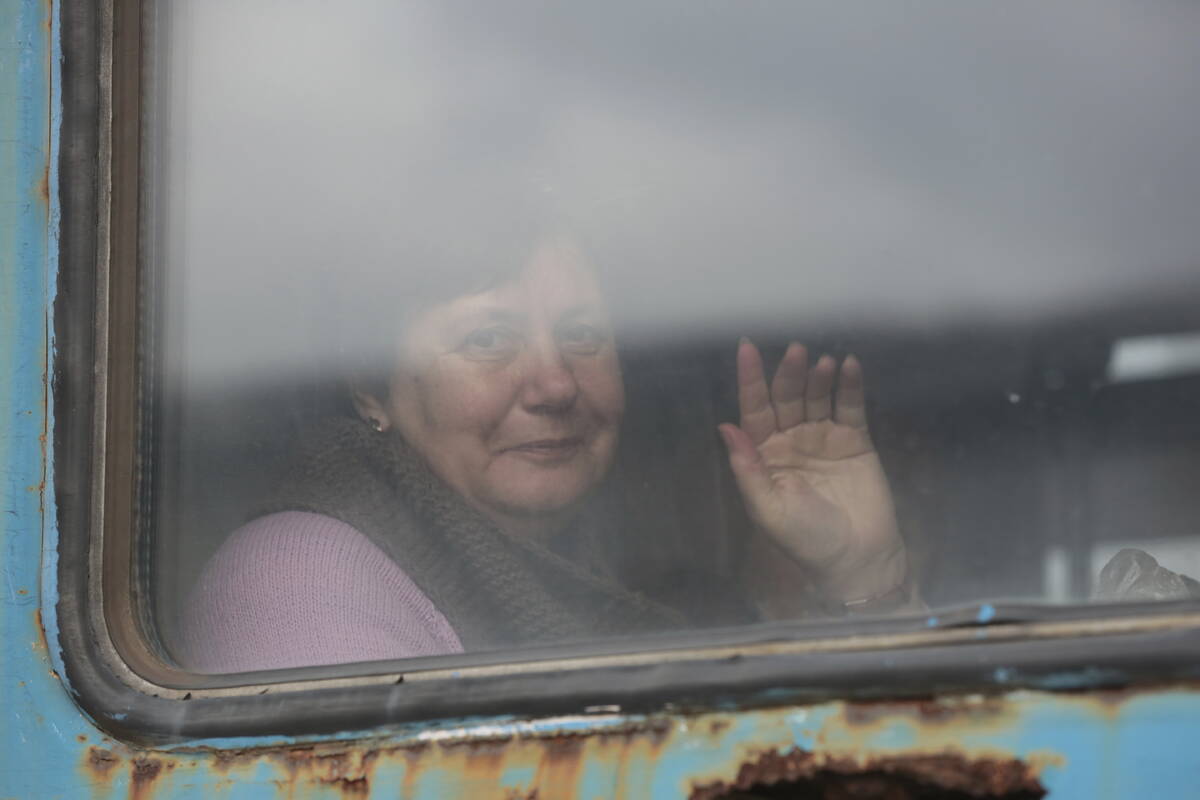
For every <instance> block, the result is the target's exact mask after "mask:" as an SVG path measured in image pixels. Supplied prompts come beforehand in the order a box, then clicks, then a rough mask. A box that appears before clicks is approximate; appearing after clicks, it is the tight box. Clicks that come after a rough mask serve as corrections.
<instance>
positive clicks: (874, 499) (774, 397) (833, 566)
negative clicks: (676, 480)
mask: <svg viewBox="0 0 1200 800" xmlns="http://www.w3.org/2000/svg"><path fill="white" fill-rule="evenodd" d="M838 373H839V370H838V367H837V362H836V361H835V360H834V359H833V358H832V357H830V356H822V357H821V358H820V359H818V360H817V362H816V363H815V364H813V365H812V366H811V367H810V366H809V364H808V353H807V351H806V350H805V348H804V346H803V345H800V344H798V343H796V342H793V343H791V344H790V345H788V348H787V351H786V352H785V353H784V356H783V359H782V360H781V361H780V364H779V368H778V369H777V370H776V372H775V376H774V378H773V379H772V380H771V384H770V387H768V385H767V382H766V377H765V375H764V373H763V364H762V357H761V355H760V354H759V352H758V348H756V347H755V346H754V345H753V344H751V343H750V342H749V341H746V340H743V341H742V342H741V344H740V345H739V346H738V354H737V381H738V405H739V410H740V413H741V419H740V422H739V424H738V425H732V424H728V423H726V424H723V425H721V426H720V432H721V436H722V438H723V439H724V440H725V444H726V446H727V448H728V450H729V461H730V466H731V467H732V469H733V473H734V477H735V478H736V480H737V484H738V488H739V489H740V491H741V494H742V498H743V500H744V502H745V505H746V510H747V512H748V513H749V515H750V518H751V519H752V520H753V521H754V523H755V524H756V525H757V526H758V527H759V528H760V529H761V530H762V531H763V532H764V533H765V534H767V536H769V537H770V538H771V539H772V540H773V541H774V542H775V543H776V544H777V545H779V547H781V548H782V549H783V551H784V552H785V553H787V554H788V555H789V556H790V557H791V558H793V559H794V560H795V561H796V562H797V563H798V564H800V565H802V566H804V567H806V568H807V569H808V570H810V571H811V572H812V574H814V575H815V577H816V579H817V581H818V585H819V586H820V588H821V589H822V591H823V592H824V593H825V594H826V595H827V596H829V597H830V598H831V599H833V600H836V601H839V602H844V601H847V600H854V599H857V598H861V597H870V596H873V595H876V594H879V593H880V592H885V591H887V590H888V589H890V588H892V587H894V586H895V585H897V584H899V583H900V582H901V581H903V580H904V575H905V572H906V569H907V564H906V555H905V550H904V543H903V540H902V539H901V538H900V534H899V531H898V529H897V526H896V514H895V510H894V507H893V504H892V495H891V490H890V488H889V487H888V482H887V477H886V476H885V475H884V472H883V467H882V465H881V464H880V462H879V456H878V455H877V454H876V452H875V447H874V445H872V443H871V437H870V435H869V433H868V431H867V419H866V409H865V402H864V392H863V374H862V366H861V364H860V363H859V362H858V360H857V359H856V358H855V357H854V356H849V357H847V358H846V359H845V361H844V362H843V363H842V366H841V369H840V374H838ZM835 384H836V386H835ZM835 389H836V391H835Z"/></svg>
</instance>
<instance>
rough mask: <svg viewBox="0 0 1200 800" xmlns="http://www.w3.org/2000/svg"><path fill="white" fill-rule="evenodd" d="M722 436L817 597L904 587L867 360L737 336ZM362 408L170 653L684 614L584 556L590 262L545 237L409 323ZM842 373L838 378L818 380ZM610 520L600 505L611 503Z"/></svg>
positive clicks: (472, 640) (244, 546) (370, 645)
mask: <svg viewBox="0 0 1200 800" xmlns="http://www.w3.org/2000/svg"><path fill="white" fill-rule="evenodd" d="M737 382H738V400H739V405H740V412H741V418H740V421H739V424H737V425H733V424H724V425H721V426H720V428H719V433H720V435H721V437H722V439H723V440H724V443H725V447H726V449H727V451H728V456H729V463H730V466H731V468H732V471H733V474H734V476H735V478H736V482H737V486H738V488H739V490H740V492H741V496H742V498H743V501H744V503H745V507H746V510H747V512H748V514H749V516H750V518H751V520H752V521H753V522H754V524H755V525H756V526H757V527H758V529H759V530H760V531H761V532H762V533H763V534H765V537H766V538H767V539H768V540H769V541H771V542H774V544H775V545H776V546H777V548H778V550H779V551H780V552H782V553H783V554H786V556H787V558H788V559H790V560H791V561H792V562H794V564H795V565H797V567H799V568H802V569H803V570H804V572H805V573H806V574H807V575H808V576H809V577H810V580H811V582H812V584H813V585H814V586H815V587H816V588H817V590H818V592H819V594H820V595H821V597H822V601H823V604H824V605H825V606H826V607H827V608H830V609H832V610H833V611H834V613H838V612H840V611H855V610H861V611H890V610H894V609H897V608H902V607H907V606H908V605H910V604H912V603H915V602H916V601H915V598H914V597H913V592H912V590H911V583H910V580H909V576H908V566H907V557H906V551H905V546H904V543H903V541H902V540H901V537H900V535H899V532H898V530H897V526H896V522H895V514H894V511H893V507H892V500H891V496H890V492H889V488H888V484H887V481H886V479H885V477H884V474H883V471H882V468H881V466H880V462H879V459H878V457H877V456H876V453H875V450H874V448H873V446H872V444H871V440H870V437H869V436H868V432H867V422H866V416H865V414H864V404H863V380H862V370H861V367H860V365H859V363H858V362H857V360H856V359H854V358H853V357H852V356H851V357H848V358H846V359H845V361H844V362H843V363H842V364H841V367H840V370H839V369H838V365H837V364H836V362H835V360H834V359H832V358H831V357H829V356H822V357H821V358H819V359H818V360H817V361H816V362H815V364H812V365H811V366H810V365H809V364H808V359H807V354H806V352H805V349H804V348H803V347H802V346H800V345H799V344H796V343H793V344H791V345H790V346H789V347H788V348H787V351H786V353H785V354H784V356H783V358H782V360H781V363H780V364H779V367H778V369H777V371H776V373H775V375H774V377H773V379H772V380H771V382H770V384H769V385H768V383H767V380H766V378H765V376H764V373H763V365H762V360H761V357H760V355H759V353H758V351H757V349H756V348H755V346H754V345H753V344H751V343H750V342H748V341H742V342H741V343H740V344H739V345H738V352H737ZM354 384H355V385H354V387H353V401H354V407H355V409H356V411H357V414H358V419H350V418H347V419H342V420H333V421H330V422H328V423H326V424H324V425H322V426H320V427H318V428H317V429H316V430H315V431H314V432H313V434H312V436H310V437H309V438H308V439H307V440H306V441H305V442H304V443H303V444H302V446H301V448H300V453H299V455H298V457H297V460H296V466H295V469H294V470H293V471H292V474H291V475H290V476H289V477H288V479H287V480H286V481H285V482H284V484H283V486H282V488H281V490H280V491H279V493H278V494H277V495H276V496H275V497H274V498H273V500H272V502H271V504H270V506H269V507H268V508H267V509H265V511H266V512H267V513H265V515H264V516H261V517H259V518H257V519H256V520H254V521H252V522H250V523H249V524H247V525H245V526H244V527H242V528H241V529H240V530H238V531H237V532H236V533H235V534H234V535H233V536H231V537H230V539H229V540H228V541H227V542H226V543H225V544H224V545H223V546H222V548H221V549H220V550H219V551H218V553H217V554H216V556H215V557H214V558H213V559H212V561H211V562H210V563H209V564H208V565H207V567H206V568H205V570H204V573H203V575H202V576H201V578H200V580H199V582H198V584H197V587H196V589H195V591H194V592H193V595H192V598H191V600H190V602H189V603H188V604H187V605H186V608H187V611H186V616H185V619H184V632H185V647H186V653H185V660H186V661H187V662H188V666H190V667H192V668H194V669H197V670H200V671H209V672H232V671H243V670H253V669H270V668H281V667H292V666H302V665H313V664H331V663H339V662H348V661H360V660H370V659H385V658H399V657H408V656H421V655H433V654H439V653H453V652H460V651H463V650H478V649H488V648H496V647H503V646H512V645H517V644H522V643H533V642H547V641H556V640H558V641H563V640H569V639H580V638H585V637H593V636H603V635H616V634H629V633H636V632H647V631H655V630H669V629H678V628H682V627H686V626H688V625H690V624H694V623H695V622H696V621H694V620H689V619H688V618H687V614H686V612H687V609H674V608H669V607H667V606H664V605H662V604H660V603H657V602H655V601H652V600H650V599H649V598H647V597H645V596H643V595H641V594H638V593H636V592H634V591H632V590H630V589H629V588H627V587H625V586H623V585H622V584H621V583H620V582H619V581H618V580H617V579H616V578H615V577H614V576H613V574H612V573H611V571H610V570H609V569H608V568H607V567H606V565H605V563H604V561H603V559H602V558H601V556H600V555H599V553H600V548H599V547H598V546H597V542H598V540H599V537H603V536H604V535H605V531H604V530H603V526H604V524H605V523H604V521H603V520H602V519H601V518H600V517H599V515H597V514H595V513H592V512H591V510H590V507H589V505H590V504H589V501H590V500H591V499H592V498H593V496H594V495H596V493H597V490H598V489H599V487H600V486H601V485H602V483H603V482H604V480H605V477H606V475H607V474H608V473H609V471H610V468H611V467H612V464H613V460H614V454H615V452H616V449H617V444H618V441H617V440H618V429H619V427H620V422H621V418H622V413H623V411H624V406H625V392H624V387H623V384H622V378H621V367H620V363H619V361H618V357H617V350H616V346H615V342H614V336H613V331H612V325H611V322H610V319H609V314H608V310H607V308H606V305H605V301H604V297H603V296H602V293H601V291H600V289H599V287H598V284H597V280H596V277H595V275H594V273H593V272H592V270H591V269H590V268H589V266H588V265H587V263H586V261H585V259H584V258H583V256H582V255H581V253H580V252H579V251H578V250H577V249H576V248H575V247H574V246H573V245H572V244H570V243H569V242H567V241H563V240H544V241H542V242H541V243H540V244H539V245H538V246H537V247H536V248H535V249H534V252H533V253H532V255H531V257H530V258H529V259H528V260H527V261H526V262H525V263H524V264H523V265H521V266H520V268H519V269H518V270H517V271H516V272H515V274H511V275H508V276H507V277H505V278H503V279H502V280H500V281H498V282H493V283H492V285H490V286H486V287H484V288H482V289H481V290H479V291H475V292H470V293H466V294H462V295H460V296H457V297H452V298H449V299H445V300H443V301H441V302H437V303H434V304H432V305H430V306H428V307H427V308H425V309H423V310H422V311H421V312H420V313H418V314H416V315H415V316H414V317H412V318H410V319H407V320H405V321H404V323H403V325H402V330H401V332H400V336H399V340H398V342H397V343H396V348H395V353H394V359H393V366H392V368H391V369H390V372H389V374H387V375H385V376H384V377H383V378H382V379H380V380H376V381H371V380H368V379H366V378H365V377H364V376H361V375H360V376H358V378H357V379H356V380H355V381H354ZM835 384H836V392H835ZM609 524H611V523H609Z"/></svg>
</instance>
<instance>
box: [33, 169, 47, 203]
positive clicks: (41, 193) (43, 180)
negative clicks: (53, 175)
mask: <svg viewBox="0 0 1200 800" xmlns="http://www.w3.org/2000/svg"><path fill="white" fill-rule="evenodd" d="M35 190H36V191H37V197H38V200H40V201H41V202H42V205H43V206H45V207H46V208H49V207H50V161H49V159H47V160H46V164H45V166H43V167H42V174H41V175H39V176H38V181H37V186H36V187H35Z"/></svg>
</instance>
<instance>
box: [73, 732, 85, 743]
mask: <svg viewBox="0 0 1200 800" xmlns="http://www.w3.org/2000/svg"><path fill="white" fill-rule="evenodd" d="M75 740H76V741H78V742H86V741H87V737H86V736H84V735H83V734H82V733H81V734H79V735H78V736H76V737H75Z"/></svg>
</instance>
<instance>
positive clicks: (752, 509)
mask: <svg viewBox="0 0 1200 800" xmlns="http://www.w3.org/2000/svg"><path fill="white" fill-rule="evenodd" d="M717 431H718V432H719V433H720V434H721V438H722V439H723V440H724V441H725V448H726V449H727V450H728V451H729V468H730V469H732V470H733V478H734V480H735V481H736V482H737V485H738V491H740V492H741V495H742V500H743V502H744V503H745V504H746V511H747V512H749V514H750V517H751V519H754V520H759V519H762V517H763V514H762V512H761V509H762V505H763V503H764V502H765V501H766V498H767V496H768V495H769V494H770V492H771V486H772V483H771V475H770V472H769V471H768V470H767V465H766V463H764V462H763V459H762V454H761V453H759V452H758V447H757V446H756V445H755V444H754V442H753V441H752V440H751V438H750V436H749V435H748V434H747V433H746V432H745V431H743V430H742V429H741V428H739V427H738V426H736V425H730V424H729V423H728V422H725V423H722V424H720V425H718V426H717Z"/></svg>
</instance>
